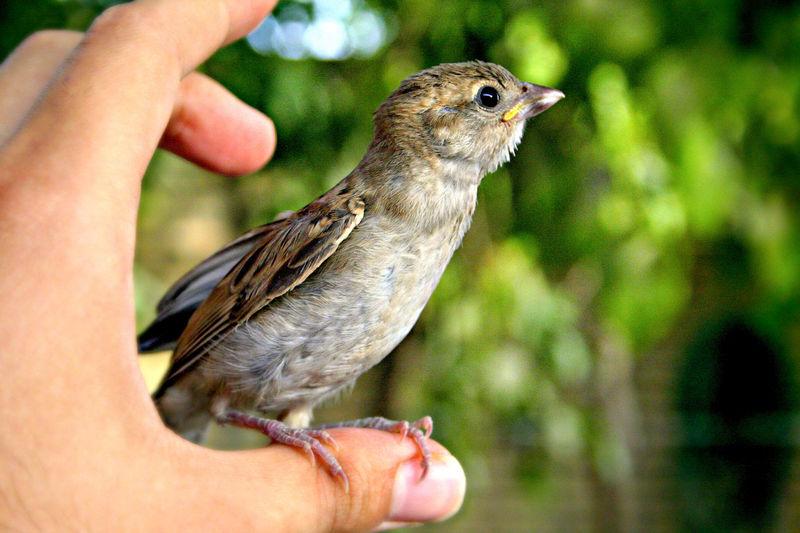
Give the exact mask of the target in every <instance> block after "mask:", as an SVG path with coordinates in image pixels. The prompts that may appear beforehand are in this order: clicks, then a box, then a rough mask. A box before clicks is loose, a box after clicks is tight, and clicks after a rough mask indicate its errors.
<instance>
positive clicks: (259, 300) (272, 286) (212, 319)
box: [155, 189, 364, 396]
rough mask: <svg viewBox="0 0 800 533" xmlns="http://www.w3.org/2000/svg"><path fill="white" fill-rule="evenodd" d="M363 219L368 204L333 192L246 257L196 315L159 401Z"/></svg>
mask: <svg viewBox="0 0 800 533" xmlns="http://www.w3.org/2000/svg"><path fill="white" fill-rule="evenodd" d="M363 216H364V202H363V200H361V198H359V197H356V196H354V195H353V194H352V193H349V192H347V190H346V189H345V190H344V191H338V190H336V189H334V190H333V191H331V192H330V193H328V194H326V195H325V196H323V197H322V198H320V199H318V200H316V201H315V202H313V203H311V204H309V205H308V206H306V207H305V208H303V209H302V210H300V211H298V212H297V213H295V214H294V215H292V216H290V217H288V218H287V219H285V220H281V221H278V222H274V223H273V224H272V226H274V227H273V228H272V231H269V232H267V233H265V234H264V235H263V236H262V237H261V238H260V240H259V241H258V242H257V243H256V244H255V245H254V246H253V247H252V249H251V250H250V251H249V252H247V253H246V254H245V255H244V257H242V258H241V259H240V260H239V262H238V263H237V264H236V265H235V266H234V267H233V268H232V269H231V271H230V272H229V273H228V274H227V275H226V276H225V277H224V278H223V279H222V281H221V282H220V283H219V284H218V285H217V286H216V287H215V288H214V289H213V290H212V291H211V294H210V295H209V296H208V298H206V300H205V301H204V302H203V303H202V304H201V305H200V307H199V308H198V309H197V311H196V312H195V313H194V315H192V317H191V319H190V320H189V324H188V325H187V326H186V330H185V331H184V333H183V335H181V337H180V339H179V340H178V345H177V347H176V349H175V352H174V353H173V356H172V364H171V366H170V369H169V371H168V372H167V376H166V377H165V378H164V381H163V382H162V384H161V385H160V386H159V389H158V391H157V392H156V394H155V395H156V396H160V394H162V393H163V392H164V391H165V390H166V389H167V388H168V387H169V386H170V385H171V384H172V383H174V382H175V380H176V379H177V378H178V377H180V376H181V375H182V374H183V373H184V372H186V371H187V370H188V369H190V368H192V367H193V366H195V365H196V364H197V363H198V362H199V361H200V360H201V359H202V357H203V356H204V355H205V354H206V353H207V352H208V350H210V349H211V348H213V346H214V345H216V344H217V343H218V342H220V341H221V340H222V339H223V338H225V336H227V335H228V334H229V333H230V332H231V331H233V330H234V329H235V328H237V327H238V326H239V325H240V324H242V323H244V322H246V321H247V320H248V319H249V318H250V317H252V316H253V315H254V314H255V313H257V312H258V311H260V310H261V309H263V308H264V307H265V306H267V305H269V303H270V302H271V301H273V300H274V299H275V298H277V297H279V296H281V295H283V294H286V293H287V292H289V291H291V290H292V289H293V288H295V287H296V286H297V285H299V284H300V283H302V282H303V281H304V280H305V279H306V278H307V277H308V276H310V275H311V273H313V272H314V271H315V270H316V269H317V268H319V266H320V265H321V264H322V263H324V261H325V260H326V259H327V258H328V257H330V256H331V255H332V254H333V253H334V252H335V251H336V249H337V248H338V246H339V244H340V243H341V242H342V241H343V240H344V239H346V238H347V236H348V235H350V233H351V232H352V231H353V228H355V227H356V226H357V225H358V223H359V222H361V219H362V218H363Z"/></svg>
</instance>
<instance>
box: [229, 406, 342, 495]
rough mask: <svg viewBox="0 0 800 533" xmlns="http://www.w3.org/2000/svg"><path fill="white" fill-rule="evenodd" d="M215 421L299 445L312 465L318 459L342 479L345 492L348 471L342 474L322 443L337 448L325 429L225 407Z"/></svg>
mask: <svg viewBox="0 0 800 533" xmlns="http://www.w3.org/2000/svg"><path fill="white" fill-rule="evenodd" d="M217 421H218V422H219V423H220V424H223V425H224V424H231V425H233V426H239V427H243V428H249V429H255V430H257V431H260V432H261V433H263V434H264V435H266V436H267V437H269V438H270V439H271V440H272V441H273V442H279V443H281V444H285V445H287V446H293V447H295V448H301V449H302V450H303V451H304V452H306V455H308V457H309V459H310V460H311V463H312V464H316V459H317V458H319V459H320V460H321V461H322V462H323V463H325V466H326V467H327V468H328V471H329V472H330V473H331V475H332V476H333V477H335V478H337V479H339V480H341V482H342V483H343V484H344V488H345V491H348V489H349V485H350V483H349V481H348V479H347V474H345V472H344V470H343V469H342V467H341V465H340V464H339V461H338V460H336V457H334V456H333V454H332V453H331V452H330V451H328V449H327V448H326V447H325V446H323V444H327V445H329V446H332V447H334V448H338V446H337V444H336V441H334V440H333V437H331V436H330V435H329V434H328V432H327V431H325V430H324V429H308V428H291V427H289V426H287V425H286V424H284V423H283V422H279V421H278V420H270V419H268V418H260V417H257V416H253V415H250V414H248V413H244V412H242V411H236V410H234V409H226V410H225V411H224V412H222V413H221V414H220V415H219V416H218V417H217Z"/></svg>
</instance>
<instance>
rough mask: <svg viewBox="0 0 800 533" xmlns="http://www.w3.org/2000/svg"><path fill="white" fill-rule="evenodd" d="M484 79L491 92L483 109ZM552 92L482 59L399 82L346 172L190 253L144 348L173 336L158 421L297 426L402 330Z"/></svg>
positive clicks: (184, 427) (192, 430)
mask: <svg viewBox="0 0 800 533" xmlns="http://www.w3.org/2000/svg"><path fill="white" fill-rule="evenodd" d="M485 87H491V88H493V89H494V90H495V91H496V92H497V94H498V95H499V96H498V97H499V101H498V102H497V104H496V105H495V106H493V107H491V106H487V105H484V104H483V103H482V101H483V100H482V99H481V95H480V93H481V91H483V90H484V88H485ZM561 97H563V95H562V94H561V93H560V92H558V91H555V90H552V89H547V88H544V87H539V86H535V85H531V84H529V83H522V82H520V81H519V80H517V79H516V78H515V77H514V76H513V75H512V74H511V73H509V72H508V71H507V70H506V69H504V68H503V67H500V66H498V65H493V64H490V63H483V62H469V63H457V64H445V65H439V66H437V67H433V68H430V69H427V70H424V71H422V72H420V73H418V74H416V75H414V76H411V77H410V78H408V79H407V80H405V81H404V82H403V83H402V84H401V85H400V87H399V88H398V89H397V90H396V91H395V92H394V93H392V95H391V96H389V98H388V99H387V100H386V101H385V102H384V103H383V104H382V105H381V106H380V107H379V108H378V110H377V111H376V112H375V117H374V118H375V135H374V138H373V141H372V143H371V144H370V146H369V149H368V151H367V153H366V155H365V156H364V158H363V159H362V161H361V162H360V163H359V165H358V166H357V167H356V168H355V169H354V170H353V171H352V172H351V173H350V174H349V175H348V176H347V177H345V178H344V179H343V180H342V181H341V182H340V183H339V184H337V185H336V186H335V187H334V188H333V189H331V190H330V191H329V192H327V193H326V194H324V195H323V196H321V197H320V198H319V199H317V200H315V201H314V202H312V203H311V204H309V205H308V206H306V207H304V208H303V209H300V210H299V211H297V212H296V213H293V214H291V215H289V216H288V217H286V218H283V219H280V220H278V221H275V222H273V223H271V224H267V225H265V226H262V227H260V228H256V229H254V230H252V231H251V232H249V233H248V234H246V235H244V236H242V237H241V238H240V239H238V240H236V241H234V242H233V243H231V244H230V245H228V247H226V248H225V249H223V250H222V251H220V252H219V253H217V254H215V255H214V256H212V257H211V258H209V259H208V260H206V261H205V262H204V263H202V264H200V265H198V267H196V268H195V269H194V270H192V271H191V272H189V273H188V274H186V275H185V276H184V277H183V278H182V279H181V280H179V281H178V282H177V283H176V284H175V286H174V287H173V288H172V289H171V290H170V291H169V292H168V293H167V295H166V296H165V297H164V298H163V299H162V301H161V302H160V303H159V308H158V309H159V316H158V318H157V319H156V322H155V323H154V324H153V325H152V326H151V327H150V328H149V329H148V330H147V331H146V332H145V333H144V334H143V335H142V337H140V347H141V348H142V349H158V348H163V347H170V346H171V345H172V344H173V343H174V342H175V340H176V338H177V346H176V347H175V351H174V353H173V357H172V364H171V367H170V370H169V371H168V373H167V376H166V377H165V378H164V381H163V382H162V384H161V386H160V387H159V389H158V391H157V392H156V394H155V398H156V401H157V403H158V407H159V411H160V413H161V415H162V417H163V418H164V420H165V422H166V423H167V424H168V425H169V426H170V427H172V428H174V429H175V430H176V431H178V432H180V433H182V434H184V435H185V436H187V437H188V438H192V439H194V440H198V439H200V438H201V437H202V435H203V433H204V431H205V428H206V426H207V424H208V422H209V420H210V419H211V418H212V417H216V418H217V419H218V420H221V421H226V418H225V416H226V412H229V410H233V409H235V410H245V411H257V412H260V413H274V414H279V415H280V417H281V419H282V420H284V421H285V422H287V423H288V424H290V425H307V424H308V423H309V422H310V420H311V411H312V409H313V407H314V406H315V405H316V404H318V403H319V402H321V401H323V400H324V399H326V398H328V397H330V396H331V395H333V394H336V393H337V392H338V391H340V390H342V389H344V388H346V387H348V386H350V385H351V384H352V383H353V382H354V381H355V379H356V378H357V377H358V376H359V375H361V374H362V373H363V372H365V371H366V370H367V369H369V368H370V367H372V366H373V365H375V364H376V363H378V362H379V361H380V360H381V359H382V358H383V357H385V356H386V355H387V354H388V353H389V352H391V351H392V349H394V347H395V346H396V345H397V344H398V343H399V342H400V341H401V340H402V339H403V338H404V337H405V336H406V335H407V334H408V332H409V330H410V329H411V327H412V326H413V325H414V323H415V322H416V320H417V317H418V316H419V314H420V312H421V311H422V308H423V307H424V306H425V303H426V302H427V301H428V298H429V297H430V295H431V293H432V292H433V290H434V288H435V287H436V284H437V283H438V281H439V278H440V276H441V275H442V272H443V271H444V269H445V267H446V266H447V263H448V261H449V260H450V257H451V256H452V254H453V252H454V251H455V250H456V248H457V247H458V246H459V244H460V243H461V239H462V237H463V235H464V233H465V232H466V231H467V229H468V227H469V224H470V220H471V217H472V214H473V211H474V209H475V202H476V194H477V188H478V185H479V184H480V181H481V179H482V178H483V176H484V175H485V174H486V173H488V172H491V171H493V170H495V169H496V168H497V167H498V166H500V165H501V164H503V163H504V162H506V161H507V160H508V159H509V158H510V157H511V155H512V154H513V152H514V150H515V149H516V146H517V144H518V143H519V141H520V140H521V138H522V133H523V129H524V125H525V121H526V119H527V118H529V117H530V116H533V115H535V114H538V113H539V112H541V111H544V110H545V109H547V108H549V107H550V106H551V105H552V104H554V103H555V102H556V101H557V100H559V99H560V98H561ZM487 101H489V102H490V103H491V100H487ZM195 309H196V310H195ZM188 316H191V318H190V319H188V324H187V323H186V320H187V317H188Z"/></svg>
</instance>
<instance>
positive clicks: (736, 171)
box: [0, 0, 800, 531]
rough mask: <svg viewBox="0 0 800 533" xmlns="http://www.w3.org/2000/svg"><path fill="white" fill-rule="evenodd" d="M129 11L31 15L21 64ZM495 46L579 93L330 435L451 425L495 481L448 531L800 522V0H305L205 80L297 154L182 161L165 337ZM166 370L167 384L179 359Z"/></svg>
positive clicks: (476, 478)
mask: <svg viewBox="0 0 800 533" xmlns="http://www.w3.org/2000/svg"><path fill="white" fill-rule="evenodd" d="M110 3H112V2H102V1H94V2H93V1H88V0H87V1H76V0H63V1H59V0H49V1H48V0H5V1H4V2H2V3H0V57H5V56H6V55H7V54H8V53H9V52H10V51H11V50H12V49H13V48H14V47H15V46H16V45H17V44H19V42H20V41H21V40H22V39H23V38H24V37H25V36H26V35H28V34H30V33H31V32H33V31H35V30H37V29H42V28H72V29H77V30H83V29H85V28H86V27H87V26H88V25H89V24H90V22H91V20H92V19H93V17H94V16H96V14H97V13H99V12H100V11H101V10H102V9H103V8H104V7H106V6H107V5H109V4H110ZM474 58H479V59H484V60H489V61H494V62H498V63H501V64H503V65H505V66H506V67H508V68H509V69H510V70H511V71H512V72H514V73H515V74H516V75H517V76H518V77H520V78H522V79H524V80H527V81H531V82H535V83H540V84H544V85H551V86H555V87H558V88H559V89H561V90H563V91H564V92H565V93H566V94H567V98H566V99H565V100H564V101H562V102H561V103H559V104H558V105H557V106H556V107H554V108H553V109H552V110H550V111H548V112H547V113H545V114H544V115H542V116H540V117H538V118H537V119H535V120H534V121H533V122H532V123H531V124H530V125H529V127H528V131H527V133H526V136H525V139H524V141H523V144H522V145H521V146H520V149H519V152H518V155H517V157H516V158H515V159H514V160H513V161H512V162H511V163H510V164H508V165H506V166H505V167H504V168H503V169H501V170H499V171H498V172H496V173H495V174H493V175H491V176H489V177H487V178H486V179H485V180H484V182H483V185H482V186H481V190H480V196H479V206H478V210H477V212H476V215H475V220H474V223H473V227H472V229H471V230H470V232H469V234H468V235H467V238H466V240H465V242H464V245H463V247H462V249H461V250H460V251H459V252H457V254H456V257H455V258H454V260H453V262H452V263H451V265H450V267H449V268H448V270H447V272H446V274H445V276H444V278H443V280H442V282H441V285H440V287H439V288H438V289H437V291H436V293H435V295H434V297H433V299H432V301H431V303H430V304H429V306H428V307H427V308H426V310H425V311H424V312H423V314H422V317H421V319H420V322H419V323H418V325H417V326H416V327H415V328H414V330H413V332H412V334H411V335H410V336H409V338H408V339H407V340H406V341H405V342H404V343H403V344H402V345H401V346H400V347H398V349H397V350H396V351H395V353H394V354H393V355H392V356H391V357H389V358H388V359H387V360H386V361H384V363H382V364H381V365H379V366H378V367H377V368H376V369H375V370H374V371H372V372H370V373H369V374H368V375H366V376H365V377H364V378H363V379H362V380H361V381H360V382H359V385H358V386H357V387H356V390H355V391H354V392H353V394H352V395H350V396H347V397H345V398H343V399H342V400H341V401H340V402H339V403H338V404H336V405H333V406H329V407H326V408H325V409H322V410H320V411H319V416H318V419H319V420H321V421H325V420H335V419H340V418H352V417H356V416H366V415H372V414H383V415H386V416H391V417H395V418H410V419H415V418H418V417H420V416H422V415H424V414H430V415H432V416H433V417H434V420H435V423H436V429H435V433H434V435H435V437H436V438H437V439H439V440H440V441H441V442H443V443H444V444H445V445H447V446H448V447H449V448H450V449H451V450H452V451H453V452H454V453H456V454H457V455H458V457H459V458H460V459H461V460H462V462H463V464H464V466H465V468H466V470H467V476H468V480H469V491H468V496H467V501H466V504H465V507H464V510H463V511H462V512H461V513H460V514H459V515H458V516H457V517H455V518H454V519H453V520H451V521H449V522H447V523H445V524H442V525H437V526H430V529H432V530H440V531H473V530H474V531H485V530H487V529H489V528H492V529H493V530H500V531H530V530H536V531H551V530H552V531H584V530H585V531H594V530H598V531H662V530H663V531H683V530H686V531H788V530H795V529H797V524H798V523H799V522H798V519H800V471H798V466H800V465H799V464H798V444H799V443H800V434H799V433H798V427H797V424H796V423H795V421H796V418H797V415H798V378H800V376H799V375H798V365H797V361H798V357H799V356H800V353H799V352H798V342H799V341H800V329H798V324H799V322H798V316H799V314H800V291H799V290H798V289H800V217H798V200H799V199H800V197H799V196H798V192H800V179H798V177H799V176H798V173H799V171H800V149H799V148H798V146H800V144H799V143H800V114H799V113H798V111H799V109H798V106H799V104H800V5H799V4H798V3H797V2H790V1H779V0H772V1H756V0H743V1H722V0H716V1H706V2H695V1H689V0H666V1H660V2H657V1H654V0H561V1H557V2H556V1H544V2H537V3H535V4H534V3H532V2H525V1H521V0H497V1H489V0H443V1H440V2H431V1H430V0H407V1H389V0H386V1H364V0H313V1H312V0H306V1H294V2H289V1H286V2H282V3H281V4H280V6H279V8H278V9H277V10H276V14H275V17H273V18H271V19H269V20H268V21H266V22H265V23H264V24H263V25H262V27H261V28H259V30H257V31H256V32H254V34H253V35H251V37H250V38H249V39H248V40H247V41H241V42H238V43H235V44H234V45H232V46H229V47H227V48H225V49H224V50H221V51H220V52H218V53H217V54H216V55H215V56H214V57H212V58H211V59H210V60H209V61H208V62H207V63H206V64H205V65H204V66H203V70H204V71H205V72H206V73H208V74H210V75H211V76H213V77H215V78H216V79H218V80H219V81H220V82H221V83H222V84H223V85H225V86H226V87H228V88H229V89H230V90H232V91H233V92H234V93H236V94H237V95H238V96H239V97H240V98H242V99H243V100H245V101H246V102H248V103H250V104H251V105H253V106H255V107H257V108H259V109H262V110H264V111H265V112H266V113H268V114H269V115H270V116H271V117H272V118H273V119H274V121H275V123H276V126H277V129H278V133H279V146H278V150H277V152H276V155H275V159H274V160H273V161H272V162H271V163H270V164H269V165H268V166H267V167H266V168H265V169H263V170H262V171H261V172H258V173H256V174H254V175H251V176H248V177H246V178H243V179H239V180H235V181H234V180H230V179H227V178H222V177H217V176H213V175H211V174H209V173H207V172H205V171H202V170H199V169H197V168H194V167H192V166H190V165H189V164H187V163H185V162H183V161H181V160H179V159H177V158H176V157H174V156H171V155H168V154H158V156H157V157H156V158H155V160H154V161H153V163H152V165H151V167H150V169H149V171H148V175H147V176H146V178H145V181H144V185H143V196H142V208H141V214H140V222H139V224H140V226H139V243H138V250H137V262H136V292H137V309H138V313H137V315H138V318H139V320H140V327H143V326H144V325H145V323H146V322H147V321H148V320H149V319H150V318H151V317H152V314H153V307H154V305H155V302H156V300H157V299H158V297H159V296H160V295H161V293H162V292H163V291H164V290H165V289H166V287H168V285H169V284H170V283H171V282H172V281H173V280H174V279H176V278H177V277H178V276H179V275H180V274H181V273H183V272H184V271H185V270H186V269H188V268H189V267H191V266H192V265H193V264H194V263H196V262H197V261H199V260H201V259H202V258H204V257H205V256H206V255H208V254H209V253H211V252H213V251H214V250H215V249H217V248H218V247H219V246H220V245H222V244H223V243H225V242H226V241H228V240H230V239H231V238H233V237H235V236H236V235H237V234H239V233H240V232H242V231H243V230H245V229H246V228H248V227H251V226H254V225H257V224H261V223H263V222H265V221H268V220H270V219H271V218H272V217H274V216H275V215H276V214H277V213H279V212H281V211H283V210H287V209H297V208H299V207H301V206H303V205H304V204H306V203H307V202H308V201H309V200H311V199H312V198H314V197H316V196H317V195H318V194H320V193H321V192H323V191H324V190H325V189H327V188H328V187H329V186H331V185H332V184H334V183H335V182H337V181H338V180H339V179H341V178H342V177H343V176H344V175H345V174H346V173H347V172H349V170H350V169H352V168H353V167H354V166H355V164H356V163H357V162H358V160H359V158H360V157H361V155H362V154H363V152H364V150H365V149H366V146H367V144H368V142H369V139H370V136H371V119H370V117H371V113H372V111H373V110H374V109H375V108H376V107H377V106H378V104H379V103H380V102H381V101H382V99H383V98H385V97H386V96H387V95H388V94H389V92H391V90H392V89H394V88H395V87H396V86H397V84H398V83H399V82H400V80H402V79H403V78H404V77H406V76H407V75H409V74H412V73H414V72H415V71H417V70H420V69H422V68H424V67H427V66H431V65H434V64H437V63H440V62H447V61H463V60H467V59H474ZM110 89H111V88H110ZM64 171H65V172H68V171H69V169H64ZM142 361H143V369H144V372H145V376H146V378H147V379H148V381H149V382H150V383H153V382H155V381H157V379H158V373H159V372H160V371H163V369H164V364H165V355H161V356H152V357H148V358H144V359H143V360H142ZM212 444H213V445H214V446H217V447H241V446H255V445H259V444H260V441H258V440H256V439H255V437H254V436H253V435H252V434H250V433H241V432H236V431H229V430H227V429H226V430H225V431H222V430H219V431H215V432H214V433H213V435H212Z"/></svg>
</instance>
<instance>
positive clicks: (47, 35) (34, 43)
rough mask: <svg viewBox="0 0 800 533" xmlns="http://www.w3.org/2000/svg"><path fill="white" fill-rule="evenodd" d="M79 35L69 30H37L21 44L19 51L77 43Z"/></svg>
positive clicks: (45, 48)
mask: <svg viewBox="0 0 800 533" xmlns="http://www.w3.org/2000/svg"><path fill="white" fill-rule="evenodd" d="M80 38H81V34H80V33H78V32H76V31H69V30H39V31H37V32H35V33H32V34H31V35H29V36H28V37H27V38H26V39H25V40H24V41H22V44H20V46H19V49H20V50H36V51H40V50H47V49H51V48H60V47H62V46H63V45H65V44H74V43H76V42H77V41H79V40H80Z"/></svg>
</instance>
